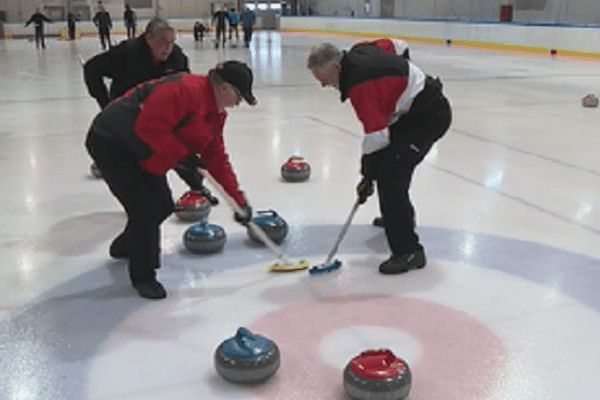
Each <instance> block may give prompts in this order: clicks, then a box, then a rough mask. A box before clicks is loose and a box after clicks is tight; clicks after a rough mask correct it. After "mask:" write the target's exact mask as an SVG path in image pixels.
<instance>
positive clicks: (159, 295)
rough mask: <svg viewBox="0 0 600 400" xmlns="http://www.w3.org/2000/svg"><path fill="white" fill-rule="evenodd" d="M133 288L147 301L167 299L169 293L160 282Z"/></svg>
mask: <svg viewBox="0 0 600 400" xmlns="http://www.w3.org/2000/svg"><path fill="white" fill-rule="evenodd" d="M133 287H134V288H135V290H137V291H138V293H139V294H140V296H142V297H145V298H147V299H164V298H165V297H167V291H166V290H165V288H164V287H163V285H162V284H161V283H160V282H159V281H151V282H144V283H137V284H134V285H133Z"/></svg>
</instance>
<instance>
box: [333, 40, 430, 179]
mask: <svg viewBox="0 0 600 400" xmlns="http://www.w3.org/2000/svg"><path fill="white" fill-rule="evenodd" d="M424 85H425V74H424V73H423V72H422V71H421V70H420V69H419V68H418V67H416V66H415V65H414V64H412V63H411V62H410V61H408V60H407V59H406V58H404V57H402V56H398V55H394V54H391V53H390V52H389V50H387V49H385V50H384V49H382V48H381V47H379V46H377V44H365V45H360V46H356V47H353V48H352V49H351V50H349V51H348V52H346V53H344V56H343V58H342V60H341V71H340V78H339V89H340V92H341V100H342V102H344V101H345V100H346V99H350V102H351V103H352V107H353V108H354V111H355V113H356V116H357V117H358V119H359V120H360V122H361V124H362V125H363V129H364V133H365V135H364V137H363V143H362V154H363V158H364V157H367V158H369V157H370V156H371V155H375V154H376V153H377V152H379V151H380V150H383V149H385V148H386V147H387V146H388V145H389V144H390V132H389V129H388V127H389V126H391V125H393V124H394V123H395V122H396V121H397V120H398V118H400V116H401V115H403V114H405V113H406V112H408V110H409V109H410V106H411V104H412V101H413V100H414V98H415V97H416V96H417V94H419V92H421V90H423V87H424ZM363 161H364V160H363ZM363 165H364V162H363ZM363 169H364V168H363ZM365 174H366V175H371V173H369V171H363V175H365ZM366 177H367V178H369V179H372V178H373V176H366Z"/></svg>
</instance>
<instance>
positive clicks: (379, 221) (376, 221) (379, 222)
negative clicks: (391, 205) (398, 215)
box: [372, 217, 384, 228]
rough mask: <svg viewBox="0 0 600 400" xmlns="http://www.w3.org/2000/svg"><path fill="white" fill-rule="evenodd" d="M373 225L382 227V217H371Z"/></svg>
mask: <svg viewBox="0 0 600 400" xmlns="http://www.w3.org/2000/svg"><path fill="white" fill-rule="evenodd" d="M372 224H373V225H375V226H378V227H380V228H383V227H384V223H383V217H375V218H373V222H372Z"/></svg>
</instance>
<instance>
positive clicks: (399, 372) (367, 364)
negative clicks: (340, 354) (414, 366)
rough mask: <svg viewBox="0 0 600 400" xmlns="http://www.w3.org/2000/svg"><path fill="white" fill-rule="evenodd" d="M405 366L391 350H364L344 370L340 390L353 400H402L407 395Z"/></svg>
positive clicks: (408, 382)
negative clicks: (342, 385)
mask: <svg viewBox="0 0 600 400" xmlns="http://www.w3.org/2000/svg"><path fill="white" fill-rule="evenodd" d="M410 385H411V374H410V369H409V368H408V364H407V363H406V362H405V361H404V360H401V359H400V358H398V357H396V356H395V355H394V353H392V351H391V350H387V349H381V350H367V351H364V352H362V353H360V354H359V355H357V356H356V357H354V358H353V359H352V360H350V362H349V363H348V365H346V368H345V369H344V389H345V390H346V393H348V395H349V396H350V397H352V398H353V399H356V400H402V399H404V398H406V396H408V392H409V391H410Z"/></svg>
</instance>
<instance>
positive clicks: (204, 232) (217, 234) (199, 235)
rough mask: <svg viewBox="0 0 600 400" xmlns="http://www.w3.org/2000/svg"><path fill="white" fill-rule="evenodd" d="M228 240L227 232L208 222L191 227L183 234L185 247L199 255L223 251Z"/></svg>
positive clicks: (203, 221)
mask: <svg viewBox="0 0 600 400" xmlns="http://www.w3.org/2000/svg"><path fill="white" fill-rule="evenodd" d="M226 240H227V235H226V234H225V230H224V229H223V228H222V227H220V226H219V225H215V224H209V223H208V222H207V221H206V220H202V221H200V222H199V223H197V224H194V225H192V226H190V227H189V228H188V229H186V231H185V233H184V234H183V244H184V246H185V247H186V248H187V249H188V250H189V251H191V252H193V253H198V254H208V253H216V252H218V251H221V250H222V249H223V247H224V246H225V241H226Z"/></svg>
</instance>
